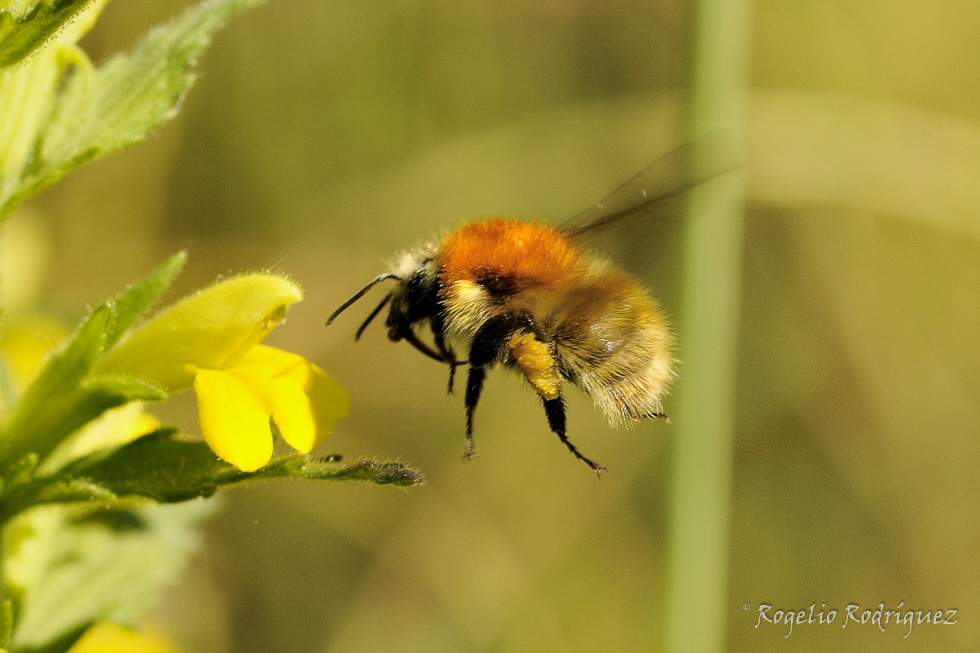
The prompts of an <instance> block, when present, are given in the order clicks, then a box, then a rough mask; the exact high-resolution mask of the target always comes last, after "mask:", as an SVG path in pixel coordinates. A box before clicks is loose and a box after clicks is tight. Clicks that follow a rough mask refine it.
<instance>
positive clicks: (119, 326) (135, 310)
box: [105, 252, 187, 350]
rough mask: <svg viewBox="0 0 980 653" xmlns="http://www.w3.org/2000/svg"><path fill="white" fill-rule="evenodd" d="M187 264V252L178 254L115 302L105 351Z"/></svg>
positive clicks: (118, 297) (120, 295) (119, 296)
mask: <svg viewBox="0 0 980 653" xmlns="http://www.w3.org/2000/svg"><path fill="white" fill-rule="evenodd" d="M186 262H187V252H178V253H176V254H174V255H173V256H171V257H170V258H169V259H167V261H166V262H165V263H164V264H163V265H161V266H160V267H158V268H157V269H156V270H154V271H153V272H151V273H150V274H149V276H147V277H146V278H145V279H143V280H142V281H140V282H139V283H137V284H135V285H133V286H130V287H129V288H127V289H126V290H125V291H123V292H122V293H120V294H119V295H118V296H117V297H116V298H115V299H114V300H113V302H112V303H113V305H114V306H115V309H116V319H115V322H114V324H113V328H112V331H111V333H109V334H108V335H107V336H106V342H105V349H106V350H109V349H111V348H112V346H113V345H114V344H116V342H118V340H119V338H121V337H122V336H123V334H124V333H125V332H126V330H127V329H129V327H131V326H132V325H133V323H135V322H136V320H138V319H139V318H140V316H141V315H143V313H144V312H146V310H147V309H148V308H149V307H150V306H151V305H152V304H153V302H155V301H156V300H157V298H158V297H159V296H160V295H161V294H162V293H163V291H164V290H166V289H167V288H168V287H169V286H170V282H171V281H173V280H174V277H176V276H177V275H178V274H180V271H181V270H182V269H183V267H184V264H185V263H186Z"/></svg>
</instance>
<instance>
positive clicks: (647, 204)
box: [561, 134, 742, 236]
mask: <svg viewBox="0 0 980 653" xmlns="http://www.w3.org/2000/svg"><path fill="white" fill-rule="evenodd" d="M741 166H742V163H741V161H740V160H739V157H738V156H737V155H736V153H735V147H734V143H732V141H731V139H730V138H729V137H728V136H727V135H722V134H716V135H712V136H709V137H706V138H703V139H700V140H697V141H692V142H690V143H685V144H684V145H681V146H680V147H678V148H677V149H674V150H671V151H670V152H668V153H667V154H665V155H664V156H662V157H660V158H659V159H657V160H656V161H654V162H653V163H651V164H650V165H648V166H647V167H646V168H644V169H643V170H641V171H640V172H638V173H637V174H635V175H633V176H632V177H631V178H630V179H628V180H627V181H626V182H624V183H623V184H622V185H620V186H619V187H618V188H617V189H616V190H614V191H613V192H611V193H610V194H609V195H608V196H606V197H605V199H603V200H602V201H600V202H598V203H597V204H594V205H592V206H590V207H589V208H588V209H586V210H585V211H582V212H581V213H579V214H578V215H576V216H575V217H573V218H572V219H571V220H569V221H568V222H566V223H565V224H563V225H562V227H561V228H562V231H564V232H565V233H567V234H570V235H572V236H579V235H581V234H584V233H587V232H592V231H596V230H599V229H603V228H605V227H608V226H609V225H611V224H613V223H615V222H618V221H619V220H621V219H623V218H627V217H629V216H631V215H635V214H637V213H640V212H642V211H647V210H650V209H653V208H656V207H657V206H659V205H661V204H664V203H666V202H667V201H669V200H671V199H673V198H676V197H679V196H680V195H683V194H684V193H686V192H687V191H689V190H691V189H692V188H694V187H696V186H699V185H700V184H703V183H704V182H706V181H708V180H710V179H713V178H714V177H717V176H719V175H722V174H725V173H726V172H731V171H733V170H736V169H738V168H740V167H741Z"/></svg>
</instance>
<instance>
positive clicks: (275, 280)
mask: <svg viewBox="0 0 980 653" xmlns="http://www.w3.org/2000/svg"><path fill="white" fill-rule="evenodd" d="M302 298H303V292H302V290H300V288H299V286H297V285H296V284H295V283H293V282H292V281H290V280H289V279H287V278H285V277H282V276H278V275H275V274H246V275H243V276H240V277H233V278H231V279H227V280H225V281H222V282H220V283H216V284H214V285H213V286H210V287H208V288H205V289H204V290H202V291H200V292H197V293H195V294H193V295H191V296H189V297H186V298H185V299H183V300H181V301H179V302H177V303H176V304H174V305H173V306H171V307H170V308H168V309H166V310H164V311H163V312H162V313H159V314H157V315H156V316H154V317H153V318H152V319H151V320H150V321H149V322H147V323H146V324H144V325H143V326H141V327H140V328H139V329H138V330H136V331H135V332H134V333H133V334H132V335H131V336H130V337H129V338H128V339H126V340H125V341H123V342H121V343H120V344H119V345H118V346H117V347H116V348H115V349H113V350H112V351H110V352H109V353H108V354H106V356H105V358H103V359H102V361H101V362H100V363H99V365H98V366H97V371H98V372H110V373H120V374H129V375H133V376H137V377H140V378H144V379H147V380H149V381H152V382H153V383H156V384H157V385H160V386H162V387H164V388H166V389H167V390H168V391H170V392H175V391H177V390H182V389H184V388H186V387H188V386H189V385H190V384H191V382H192V380H193V373H192V371H191V370H192V369H193V368H206V369H210V370H220V369H226V368H228V367H231V366H233V365H236V364H237V363H238V362H239V361H240V360H241V358H242V357H243V356H245V355H246V354H247V353H248V352H249V351H250V350H251V348H252V347H253V346H254V345H255V344H256V343H258V342H259V341H261V340H262V339H263V338H265V336H266V335H268V333H269V331H271V330H272V329H273V328H275V326H276V325H278V324H279V323H280V322H282V321H283V319H285V316H286V308H287V307H288V306H289V305H290V304H292V303H293V302H296V301H299V300H301V299H302Z"/></svg>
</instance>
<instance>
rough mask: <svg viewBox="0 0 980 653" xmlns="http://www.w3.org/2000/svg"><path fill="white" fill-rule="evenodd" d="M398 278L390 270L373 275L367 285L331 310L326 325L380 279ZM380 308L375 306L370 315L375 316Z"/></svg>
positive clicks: (380, 280)
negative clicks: (338, 306)
mask: <svg viewBox="0 0 980 653" xmlns="http://www.w3.org/2000/svg"><path fill="white" fill-rule="evenodd" d="M398 278H399V277H398V275H397V274H391V273H390V272H386V273H385V274H380V275H378V276H377V277H375V278H374V281H372V282H371V283H369V284H368V285H366V286H364V287H363V288H361V289H360V290H358V291H357V292H356V293H355V294H354V296H353V297H351V298H350V299H348V300H347V301H346V302H344V303H343V304H341V305H340V308H338V309H337V310H336V311H334V312H333V313H332V314H331V315H330V317H328V318H327V326H330V324H331V323H332V322H333V321H334V320H335V319H337V316H338V315H340V314H341V313H343V312H344V311H346V310H347V309H348V308H350V305H351V304H353V303H354V302H356V301H357V300H358V299H360V298H361V297H363V296H364V295H365V293H367V291H369V290H371V288H374V287H375V286H376V285H378V284H379V283H381V282H382V281H387V280H388V279H398ZM383 305H384V304H382V306H383ZM380 310H381V307H378V308H377V309H376V310H375V312H374V313H372V314H371V317H372V318H373V317H374V316H375V315H376V314H377V312H378V311H380Z"/></svg>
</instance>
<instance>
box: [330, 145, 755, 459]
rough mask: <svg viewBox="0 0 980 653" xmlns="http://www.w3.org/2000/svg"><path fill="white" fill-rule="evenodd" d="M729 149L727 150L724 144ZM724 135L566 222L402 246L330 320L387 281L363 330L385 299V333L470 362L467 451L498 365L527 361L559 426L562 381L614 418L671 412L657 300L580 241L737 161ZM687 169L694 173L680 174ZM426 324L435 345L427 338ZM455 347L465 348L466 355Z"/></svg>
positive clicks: (667, 344) (668, 341) (473, 229)
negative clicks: (665, 406)
mask: <svg viewBox="0 0 980 653" xmlns="http://www.w3.org/2000/svg"><path fill="white" fill-rule="evenodd" d="M719 146H720V147H719ZM727 152H728V148H727V147H726V143H725V142H724V141H723V140H722V141H715V140H713V139H712V140H703V141H694V142H692V143H688V144H686V145H682V146H681V147H679V148H677V149H676V150H673V151H672V152H670V153H668V154H667V155H666V156H664V157H662V158H660V159H658V160H657V161H654V162H653V163H652V164H650V165H649V166H647V167H646V168H645V169H643V170H641V171H640V172H639V173H638V174H637V175H635V176H634V177H632V178H630V179H628V180H627V181H626V182H625V183H623V184H622V185H620V186H619V187H618V188H617V189H616V190H614V191H613V192H612V193H611V194H610V195H609V196H607V197H606V198H605V199H603V200H602V201H601V202H599V203H598V204H595V205H594V206H592V207H590V208H589V209H588V210H586V211H585V212H583V213H582V214H580V215H579V216H577V217H576V218H575V219H574V220H573V221H572V223H571V224H570V226H568V227H567V228H565V229H556V228H554V227H549V226H546V225H542V224H539V223H536V222H526V221H520V220H504V219H498V218H493V219H486V220H479V221H476V222H470V223H467V224H464V225H463V226H461V227H460V228H459V229H456V230H455V231H452V232H450V233H448V234H446V235H444V236H443V237H442V238H441V239H438V240H434V241H432V242H429V243H425V244H423V245H421V246H419V247H417V248H415V249H413V250H411V251H409V252H407V253H405V254H404V255H402V256H401V257H400V258H398V259H397V260H396V261H394V262H393V264H392V266H391V271H390V272H387V273H385V274H382V275H380V276H378V277H377V278H376V279H374V280H373V281H372V282H371V283H369V284H368V285H367V286H365V287H364V288H363V289H361V290H360V291H359V292H358V293H356V294H355V295H354V296H353V297H351V298H350V299H349V300H348V301H347V302H345V303H344V304H343V305H341V306H340V308H338V309H337V310H336V311H334V313H333V314H332V315H331V316H330V318H329V319H328V321H327V324H330V323H331V322H332V321H333V320H334V318H336V317H337V316H338V315H339V314H340V313H341V312H343V311H344V310H346V309H347V308H348V307H349V306H350V305H351V304H353V303H354V302H356V301H357V300H358V299H360V298H361V297H362V296H363V295H364V294H365V293H366V292H367V291H368V290H370V289H371V288H373V287H374V286H375V285H377V284H378V283H381V282H383V281H388V280H394V281H395V285H394V288H393V289H392V290H391V292H389V293H388V295H386V296H385V298H384V299H383V300H382V301H381V303H380V304H379V305H378V306H377V307H376V308H375V309H374V311H372V312H371V313H370V315H368V317H367V319H366V320H365V321H364V323H363V324H362V325H361V327H360V329H358V331H357V337H360V335H361V333H362V332H363V331H364V329H365V328H366V327H367V326H368V324H370V322H371V321H372V320H373V319H374V318H375V317H376V316H377V315H378V314H379V313H380V312H381V311H382V310H383V309H384V308H385V306H387V307H388V315H387V318H386V320H385V324H386V326H387V329H388V337H389V338H390V339H391V340H393V341H398V340H405V341H407V342H408V343H410V344H411V345H412V346H414V347H415V348H416V349H418V350H419V351H420V352H422V353H423V354H425V355H426V356H429V357H430V358H433V359H435V360H437V361H439V362H441V363H445V364H447V365H448V366H449V388H450V392H451V391H452V387H453V379H454V375H455V370H456V368H457V366H460V365H466V366H467V376H466V395H465V400H464V403H465V406H466V441H465V450H464V455H465V456H466V457H469V456H472V455H474V454H475V449H474V446H473V414H474V411H475V409H476V405H477V402H478V401H479V398H480V394H481V392H482V389H483V381H484V377H485V375H486V372H487V370H489V369H490V368H492V367H493V366H494V365H503V366H506V367H510V368H513V369H515V370H517V371H518V372H519V373H520V374H522V375H523V376H524V378H525V379H526V380H527V382H528V384H529V385H530V386H531V387H532V388H533V389H534V391H535V392H536V393H537V394H538V395H539V396H540V398H541V401H542V403H543V405H544V410H545V416H546V417H547V420H548V425H549V427H550V428H551V430H552V431H553V432H555V433H556V434H557V435H558V437H559V439H560V440H561V441H562V442H563V443H564V444H565V446H567V447H568V449H569V450H570V451H571V452H572V453H573V454H574V455H575V456H576V457H577V458H579V459H580V460H582V461H584V462H586V463H587V464H588V465H589V466H590V467H592V469H593V470H595V471H596V473H599V472H601V471H602V470H603V469H604V468H603V467H602V466H601V465H599V464H597V463H595V462H593V461H592V460H590V459H588V458H586V457H585V456H583V455H582V454H581V453H579V451H578V449H576V448H575V446H574V445H573V444H572V443H571V442H570V441H569V440H568V438H567V436H566V434H565V430H566V429H565V406H564V400H563V399H562V385H563V384H564V383H566V382H567V383H571V384H573V385H575V386H577V387H579V388H581V389H582V390H583V391H585V392H586V393H587V394H588V395H589V396H590V397H591V398H592V399H593V400H594V401H595V403H596V404H597V405H598V406H599V408H600V409H601V410H602V411H603V412H604V413H605V415H606V416H607V417H608V418H609V421H610V422H612V423H614V424H615V423H622V422H627V423H628V422H635V421H638V420H640V419H643V418H648V417H659V418H663V417H664V415H663V414H662V412H661V410H662V409H661V404H662V400H663V398H664V395H665V394H666V392H667V390H668V387H669V385H670V382H671V381H672V380H673V378H674V366H675V364H676V363H675V359H674V354H673V349H674V343H673V338H672V336H671V334H670V330H669V329H668V327H667V324H666V320H665V318H664V316H663V314H662V312H661V310H660V308H659V306H658V305H657V303H656V301H655V300H654V299H653V298H652V297H651V296H650V294H649V293H647V291H646V290H644V289H643V287H642V286H641V285H640V284H639V283H638V282H637V281H636V280H635V279H634V278H633V277H631V276H630V275H629V274H627V273H626V272H624V271H623V270H621V269H619V268H618V267H616V266H614V265H613V264H611V263H609V262H608V261H606V260H605V259H603V258H601V257H598V256H596V255H594V254H592V253H590V252H588V251H586V250H585V249H584V248H583V247H582V246H581V245H580V243H579V241H578V237H579V236H582V235H584V234H586V233H590V232H593V231H596V230H598V229H602V228H605V227H607V226H609V225H611V224H613V223H615V222H618V221H619V220H621V219H623V218H626V217H629V216H632V215H636V214H637V213H641V212H646V211H649V210H651V209H652V208H654V207H656V206H658V205H660V204H662V203H664V202H666V201H668V200H670V199H672V198H675V197H677V196H679V195H681V194H682V193H684V192H686V191H687V190H689V189H690V188H693V187H694V186H696V185H697V184H699V183H702V182H703V181H706V180H708V179H711V178H712V177H714V176H717V175H719V174H723V173H724V172H727V171H729V170H732V169H734V168H735V167H736V166H735V164H734V163H733V162H732V161H733V159H732V157H730V156H728V155H727ZM682 171H686V173H683V172H682ZM423 326H424V327H428V330H429V331H430V332H431V340H432V344H431V345H430V344H428V343H427V342H426V341H425V340H423V339H422V338H421V337H420V334H419V329H420V328H421V327H423ZM457 349H462V350H464V351H465V356H464V357H462V358H457V354H456V351H457Z"/></svg>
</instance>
